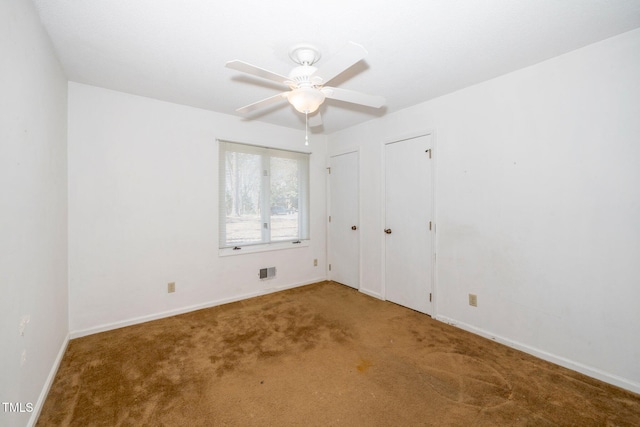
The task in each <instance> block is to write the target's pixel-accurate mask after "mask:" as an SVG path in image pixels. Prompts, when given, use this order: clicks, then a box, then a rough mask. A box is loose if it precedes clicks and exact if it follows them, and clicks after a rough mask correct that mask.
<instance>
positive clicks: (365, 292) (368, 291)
mask: <svg viewBox="0 0 640 427" xmlns="http://www.w3.org/2000/svg"><path fill="white" fill-rule="evenodd" d="M358 290H359V291H360V292H362V293H363V294H365V295H369V296H370V297H374V298H377V299H381V300H382V301H385V299H384V297H383V296H382V295H381V294H379V293H378V292H373V291H370V290H368V289H363V288H360V289H358Z"/></svg>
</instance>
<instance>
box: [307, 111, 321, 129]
mask: <svg viewBox="0 0 640 427" xmlns="http://www.w3.org/2000/svg"><path fill="white" fill-rule="evenodd" d="M316 126H322V114H320V110H318V112H317V113H315V114H314V115H313V116H310V117H309V127H312V128H314V127H316Z"/></svg>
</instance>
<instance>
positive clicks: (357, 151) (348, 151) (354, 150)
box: [325, 147, 362, 291]
mask: <svg viewBox="0 0 640 427" xmlns="http://www.w3.org/2000/svg"><path fill="white" fill-rule="evenodd" d="M352 153H355V154H356V156H357V159H356V160H357V165H358V191H357V197H358V229H359V230H360V233H358V266H357V268H358V288H357V290H358V291H360V290H361V289H362V230H361V229H360V223H361V222H362V221H361V219H362V203H360V201H361V192H360V173H361V170H362V160H361V158H362V156H361V155H360V147H350V148H345V149H341V150H337V151H335V152H333V153H328V154H327V160H328V162H327V163H328V166H327V170H330V168H331V158H332V157H337V156H343V155H345V154H352ZM326 185H327V211H326V215H325V221H326V224H327V253H326V260H327V264H326V266H325V273H326V277H327V278H328V280H332V277H331V270H329V265H330V264H331V258H330V256H329V253H330V250H331V248H332V246H331V245H332V244H333V242H331V232H330V227H331V224H330V223H329V216H330V213H331V173H327V181H326ZM354 289H355V288H354Z"/></svg>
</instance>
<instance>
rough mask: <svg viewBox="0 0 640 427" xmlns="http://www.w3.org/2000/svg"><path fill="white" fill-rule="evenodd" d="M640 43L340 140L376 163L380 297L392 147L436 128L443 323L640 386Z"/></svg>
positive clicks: (371, 257)
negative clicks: (385, 174)
mask: <svg viewBox="0 0 640 427" xmlns="http://www.w3.org/2000/svg"><path fill="white" fill-rule="evenodd" d="M639 52H640V30H635V31H632V32H629V33H626V34H623V35H620V36H618V37H615V38H612V39H608V40H605V41H602V42H600V43H597V44H594V45H591V46H587V47H585V48H583V49H580V50H576V51H574V52H571V53H568V54H566V55H563V56H560V57H557V58H555V59H552V60H549V61H546V62H543V63H540V64H538V65H535V66H532V67H529V68H526V69H523V70H520V71H517V72H514V73H511V74H508V75H505V76H502V77H499V78H496V79H494V80H491V81H488V82H485V83H482V84H479V85H476V86H473V87H469V88H467V89H464V90H461V91H459V92H456V93H452V94H450V95H447V96H443V97H441V98H438V99H436V100H433V101H430V102H427V103H424V104H421V105H419V106H416V107H413V108H410V109H407V110H403V111H400V112H398V113H395V114H390V115H388V116H386V117H384V118H381V119H376V120H374V121H371V122H368V123H365V124H363V125H361V126H358V127H354V128H351V129H348V130H345V131H343V132H340V133H337V134H334V135H331V136H330V137H329V153H334V152H338V151H343V150H345V149H346V148H347V147H359V148H360V153H361V157H362V165H361V166H362V168H361V172H360V173H361V181H360V182H361V204H362V212H366V213H367V214H366V215H365V216H364V218H362V227H361V231H362V233H363V237H362V239H363V240H362V242H363V245H362V251H363V256H362V259H363V265H362V266H361V270H362V271H363V282H362V285H363V287H365V289H364V290H365V291H367V292H368V293H371V294H376V293H378V294H384V284H383V283H382V281H381V278H380V277H381V274H380V264H381V261H382V259H381V254H382V249H383V246H382V245H383V239H382V238H383V234H382V233H381V230H382V228H383V224H382V216H381V214H382V200H381V194H382V192H381V187H380V186H381V182H382V181H381V178H382V177H381V166H382V142H383V141H385V140H388V139H391V138H393V137H397V136H401V135H405V134H407V133H411V132H415V131H419V130H425V129H431V130H434V131H435V132H436V151H435V161H436V168H437V170H436V191H437V194H436V212H437V218H436V223H437V282H436V289H435V291H436V313H437V316H438V318H439V319H441V320H444V321H447V322H451V323H454V324H457V325H459V326H461V327H463V328H466V329H469V330H472V331H475V332H477V333H480V334H483V335H485V336H489V337H494V338H495V339H497V340H499V341H502V342H505V343H508V344H510V345H512V346H515V347H517V348H521V349H525V350H526V351H529V352H531V353H534V354H537V355H539V356H542V357H543V358H546V359H548V360H552V361H554V362H556V363H560V364H563V365H565V366H568V367H571V368H573V369H576V370H579V371H582V372H584V373H587V374H589V375H592V376H594V377H597V378H600V379H604V380H606V381H609V382H611V383H614V384H617V385H620V386H623V387H626V388H628V389H631V390H634V391H636V392H640V363H639V361H640V340H639V339H638V337H640V310H639V309H638V301H640V262H639V260H640V55H639V54H638V53H639ZM409 190H411V189H409ZM469 293H475V294H477V295H478V307H477V308H474V307H470V306H469V305H468V299H467V295H468V294H469Z"/></svg>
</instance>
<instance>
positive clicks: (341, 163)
mask: <svg viewBox="0 0 640 427" xmlns="http://www.w3.org/2000/svg"><path fill="white" fill-rule="evenodd" d="M330 160H331V168H330V175H329V177H330V178H329V186H330V188H329V191H330V201H329V218H330V221H329V268H330V271H329V277H330V278H331V280H333V281H336V282H339V283H342V284H344V285H347V286H351V287H353V288H356V289H358V288H359V287H360V230H359V212H358V209H359V207H358V206H359V205H358V153H357V152H351V153H346V154H341V155H338V156H332V157H331V159H330Z"/></svg>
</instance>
